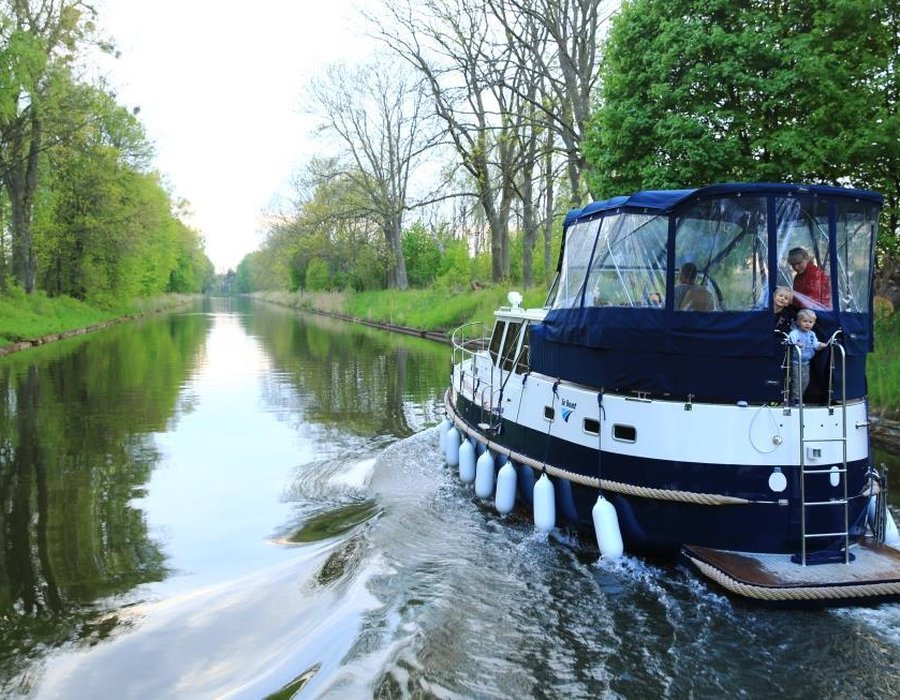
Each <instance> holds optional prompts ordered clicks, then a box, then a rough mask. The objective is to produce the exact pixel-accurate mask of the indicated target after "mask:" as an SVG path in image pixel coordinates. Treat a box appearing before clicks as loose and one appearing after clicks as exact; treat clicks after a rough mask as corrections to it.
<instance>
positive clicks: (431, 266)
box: [402, 221, 441, 287]
mask: <svg viewBox="0 0 900 700" xmlns="http://www.w3.org/2000/svg"><path fill="white" fill-rule="evenodd" d="M402 244H403V257H404V258H405V259H406V275H407V277H408V279H409V285H410V286H411V287H424V286H426V285H428V284H431V283H432V282H433V281H434V280H435V279H436V278H437V276H438V271H439V269H440V264H441V250H440V248H439V247H438V242H437V241H436V240H435V238H434V236H432V235H431V234H430V233H429V231H428V230H427V229H426V228H425V226H424V224H422V222H421V221H417V222H416V223H415V224H413V225H412V227H410V228H409V229H408V230H407V231H406V232H404V234H403V240H402Z"/></svg>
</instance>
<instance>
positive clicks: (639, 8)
mask: <svg viewBox="0 0 900 700" xmlns="http://www.w3.org/2000/svg"><path fill="white" fill-rule="evenodd" d="M891 8H894V9H891ZM898 21H900V20H898V17H897V13H896V5H895V3H891V2H890V0H823V1H822V2H818V3H810V2H808V1H807V0H786V1H783V0H779V1H778V2H776V1H775V0H765V1H764V2H754V3H737V4H735V3H734V2H732V1H731V0H703V1H702V2H701V1H698V0H632V1H630V2H626V3H624V4H623V6H622V9H621V12H620V13H619V14H618V15H617V16H616V17H615V19H614V21H613V27H612V30H611V32H610V38H609V43H608V45H607V50H606V56H605V60H604V66H603V70H602V75H601V78H602V95H601V107H600V108H599V109H598V111H597V112H596V114H595V115H594V117H593V121H592V123H591V128H590V133H589V135H588V138H587V139H586V144H585V153H586V156H587V158H588V160H589V162H590V164H591V166H592V173H591V176H590V182H591V189H592V191H593V193H594V194H595V196H598V197H599V198H605V197H609V196H613V195H617V194H623V193H628V192H632V191H634V190H638V189H653V188H678V187H693V186H699V185H703V184H709V183H713V182H726V181H733V180H762V181H789V182H797V181H801V182H825V183H833V184H849V185H852V186H856V187H863V188H871V189H877V190H880V191H882V192H883V193H884V194H885V195H886V196H887V197H888V200H889V202H888V209H889V210H890V208H891V207H896V204H897V196H898V187H900V183H898V181H897V180H896V178H895V177H893V178H891V177H885V174H886V173H889V172H892V173H897V172H898V170H900V149H898V148H897V143H898V135H900V121H898V120H900V117H898V113H897V106H896V96H897V94H898V87H900V84H898V77H897V75H898V74H897V72H896V58H897V52H898V38H897V36H898V35H897V23H898ZM891 180H893V181H891ZM894 223H896V221H895V222H894ZM887 228H888V229H890V228H891V226H890V225H888V226H887Z"/></svg>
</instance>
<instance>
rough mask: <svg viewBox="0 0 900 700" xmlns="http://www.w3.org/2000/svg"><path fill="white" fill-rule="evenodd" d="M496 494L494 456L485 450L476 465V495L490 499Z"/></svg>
mask: <svg viewBox="0 0 900 700" xmlns="http://www.w3.org/2000/svg"><path fill="white" fill-rule="evenodd" d="M493 493H494V455H492V454H491V451H490V450H485V451H484V453H483V454H482V455H481V456H480V457H479V458H478V462H476V463H475V495H476V496H478V498H490V497H491V495H492V494H493Z"/></svg>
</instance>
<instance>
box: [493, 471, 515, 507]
mask: <svg viewBox="0 0 900 700" xmlns="http://www.w3.org/2000/svg"><path fill="white" fill-rule="evenodd" d="M515 505H516V468H515V467H514V466H513V464H512V462H509V461H507V462H506V464H504V465H503V466H502V467H500V471H499V472H498V473H497V492H496V493H495V494H494V506H495V507H496V508H497V512H498V513H501V514H502V515H506V514H507V513H510V512H512V509H513V507H514V506H515Z"/></svg>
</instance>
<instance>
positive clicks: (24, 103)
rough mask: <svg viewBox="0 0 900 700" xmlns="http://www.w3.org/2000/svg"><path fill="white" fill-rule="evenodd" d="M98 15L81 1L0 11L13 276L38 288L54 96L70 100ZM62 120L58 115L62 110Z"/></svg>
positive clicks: (45, 0)
mask: <svg viewBox="0 0 900 700" xmlns="http://www.w3.org/2000/svg"><path fill="white" fill-rule="evenodd" d="M92 15H93V10H91V9H90V7H89V6H88V5H87V4H85V3H83V2H82V1H81V0H4V2H3V3H2V4H0V47H3V48H2V50H0V64H2V65H0V78H2V80H0V177H2V181H3V185H4V187H5V188H6V191H7V193H8V196H9V204H10V213H11V222H10V223H11V232H12V245H11V255H12V268H13V274H14V276H15V278H16V280H17V281H18V282H19V284H20V285H21V286H22V288H23V289H24V290H25V291H26V292H28V293H31V292H33V291H34V289H35V282H36V276H37V262H36V259H35V253H34V241H33V237H32V218H33V215H34V205H35V195H36V192H37V187H38V176H39V165H40V156H41V153H42V151H43V149H44V147H45V145H46V144H45V141H46V139H47V135H48V133H52V132H53V124H52V115H53V113H54V111H55V105H54V103H53V100H54V97H55V96H58V95H60V94H64V93H65V90H64V89H60V86H61V85H63V86H64V85H65V84H67V83H69V82H70V77H69V70H70V66H71V63H72V61H73V59H74V57H75V55H76V52H77V49H78V46H79V43H80V42H81V41H83V40H84V39H85V37H86V33H87V32H89V31H91V30H92V28H93V25H92V23H91V21H90V19H91V17H92ZM57 113H59V111H57Z"/></svg>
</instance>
